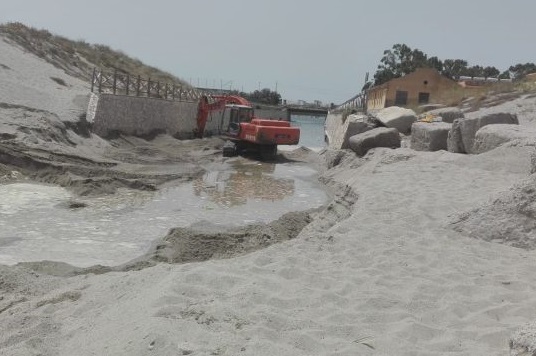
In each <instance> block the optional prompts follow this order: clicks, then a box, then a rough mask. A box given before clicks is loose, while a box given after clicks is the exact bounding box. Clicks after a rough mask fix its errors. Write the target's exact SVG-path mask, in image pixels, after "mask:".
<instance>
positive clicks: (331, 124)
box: [324, 113, 376, 150]
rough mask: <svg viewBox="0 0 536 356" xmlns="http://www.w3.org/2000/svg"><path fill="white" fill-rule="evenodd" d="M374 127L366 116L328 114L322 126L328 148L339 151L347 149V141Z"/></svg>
mask: <svg viewBox="0 0 536 356" xmlns="http://www.w3.org/2000/svg"><path fill="white" fill-rule="evenodd" d="M374 127H376V126H375V125H374V123H373V122H372V121H371V120H370V118H369V117H368V116H367V115H362V114H353V115H349V116H348V117H345V116H343V115H342V114H331V113H330V114H328V116H327V118H326V122H325V125H324V128H325V135H326V141H327V144H328V147H329V148H332V149H335V150H340V149H345V148H348V139H349V138H350V137H351V136H353V135H356V134H358V133H361V132H365V131H368V130H370V129H373V128H374Z"/></svg>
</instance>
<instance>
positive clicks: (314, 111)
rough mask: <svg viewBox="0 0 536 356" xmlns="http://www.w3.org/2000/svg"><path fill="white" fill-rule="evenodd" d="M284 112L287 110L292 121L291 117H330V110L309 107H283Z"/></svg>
mask: <svg viewBox="0 0 536 356" xmlns="http://www.w3.org/2000/svg"><path fill="white" fill-rule="evenodd" d="M283 110H285V111H286V112H287V114H288V118H289V119H290V115H301V116H318V117H323V118H325V117H326V116H327V115H328V109H327V108H324V107H318V106H315V107H307V106H293V105H286V106H284V107H283Z"/></svg>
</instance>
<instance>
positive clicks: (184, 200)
mask: <svg viewBox="0 0 536 356" xmlns="http://www.w3.org/2000/svg"><path fill="white" fill-rule="evenodd" d="M306 125H307V124H306ZM0 196H1V197H2V199H1V200H0V264H8V265H11V264H15V263H17V262H23V261H40V260H52V261H61V262H67V263H70V264H72V265H75V266H79V267H87V266H91V265H95V264H102V265H118V264H121V263H124V262H127V261H129V260H131V259H133V258H136V257H139V256H140V255H142V254H144V253H145V252H147V250H148V248H149V247H150V245H151V243H152V241H154V240H155V239H158V238H161V237H163V236H165V235H166V234H167V232H168V231H169V229H170V228H173V227H189V226H195V225H200V226H208V225H211V226H213V227H215V228H218V227H220V228H222V227H227V226H241V225H246V224H249V223H255V222H269V221H272V220H275V219H277V218H278V217H280V216H281V215H283V214H285V213H287V212H291V211H300V210H305V209H309V208H315V207H319V206H321V205H323V204H325V203H326V202H327V199H328V195H327V194H326V192H325V191H324V189H323V187H322V186H321V185H320V183H319V182H318V181H317V179H316V172H315V171H314V170H313V169H312V168H309V167H307V166H305V165H301V164H296V163H292V164H289V163H283V164H272V163H260V162H257V161H251V160H247V159H245V158H242V157H237V158H233V159H232V160H230V163H229V164H226V165H223V166H219V167H216V168H212V169H210V170H209V171H208V172H207V173H206V174H205V175H204V176H203V177H200V178H198V179H196V180H194V181H193V182H191V183H188V184H181V185H179V186H175V187H169V188H167V189H163V190H160V191H158V192H133V191H131V190H124V191H120V192H119V193H118V194H115V195H113V196H104V197H94V198H83V199H82V198H75V197H73V196H72V195H71V194H70V193H69V192H68V191H67V190H65V189H63V188H61V187H56V186H47V185H40V184H29V183H16V184H4V185H0ZM73 199H76V201H75V202H76V203H77V204H73V202H74V200H73ZM81 203H82V204H81Z"/></svg>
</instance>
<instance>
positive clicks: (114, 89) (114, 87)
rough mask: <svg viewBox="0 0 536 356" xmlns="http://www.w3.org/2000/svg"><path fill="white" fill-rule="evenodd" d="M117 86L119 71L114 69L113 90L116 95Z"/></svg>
mask: <svg viewBox="0 0 536 356" xmlns="http://www.w3.org/2000/svg"><path fill="white" fill-rule="evenodd" d="M116 86H117V69H114V84H113V88H112V90H113V93H114V95H115V93H116Z"/></svg>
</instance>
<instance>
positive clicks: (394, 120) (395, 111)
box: [375, 106, 417, 135]
mask: <svg viewBox="0 0 536 356" xmlns="http://www.w3.org/2000/svg"><path fill="white" fill-rule="evenodd" d="M375 117H376V119H378V121H380V122H381V123H382V124H383V125H384V126H385V127H390V128H394V129H397V130H398V131H399V132H401V133H403V134H405V135H407V134H409V133H410V132H411V125H412V124H413V123H414V122H415V121H417V115H416V114H415V111H413V110H411V109H405V108H401V107H398V106H390V107H388V108H385V109H382V110H380V111H378V112H377V113H376V115H375Z"/></svg>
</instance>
